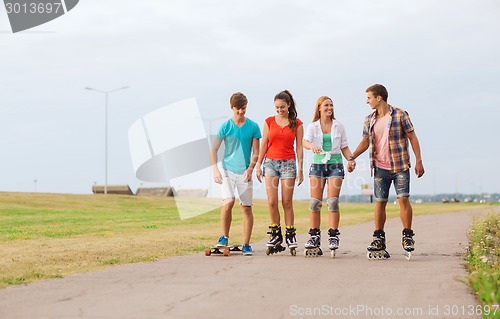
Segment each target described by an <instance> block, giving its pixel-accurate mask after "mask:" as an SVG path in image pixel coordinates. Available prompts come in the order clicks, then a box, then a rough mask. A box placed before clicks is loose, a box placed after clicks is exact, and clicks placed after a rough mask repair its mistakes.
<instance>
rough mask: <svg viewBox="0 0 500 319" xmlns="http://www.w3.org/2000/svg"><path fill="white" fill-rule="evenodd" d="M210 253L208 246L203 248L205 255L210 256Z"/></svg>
mask: <svg viewBox="0 0 500 319" xmlns="http://www.w3.org/2000/svg"><path fill="white" fill-rule="evenodd" d="M211 254H212V251H211V250H210V248H207V249H205V256H210V255H211Z"/></svg>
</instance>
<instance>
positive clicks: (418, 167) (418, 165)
mask: <svg viewBox="0 0 500 319" xmlns="http://www.w3.org/2000/svg"><path fill="white" fill-rule="evenodd" d="M424 173H425V170H424V164H422V162H421V161H420V162H417V163H416V164H415V174H417V177H419V178H420V177H422V175H424Z"/></svg>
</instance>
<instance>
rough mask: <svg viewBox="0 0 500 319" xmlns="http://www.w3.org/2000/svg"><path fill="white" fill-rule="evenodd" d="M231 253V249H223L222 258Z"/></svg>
mask: <svg viewBox="0 0 500 319" xmlns="http://www.w3.org/2000/svg"><path fill="white" fill-rule="evenodd" d="M230 251H231V249H230V248H229V247H227V248H224V253H223V254H224V256H229V252H230Z"/></svg>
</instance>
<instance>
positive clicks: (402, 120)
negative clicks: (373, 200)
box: [363, 105, 414, 173]
mask: <svg viewBox="0 0 500 319" xmlns="http://www.w3.org/2000/svg"><path fill="white" fill-rule="evenodd" d="M376 115H377V111H374V112H373V113H371V114H370V115H368V116H367V117H366V118H365V124H364V127H363V137H368V138H369V140H370V166H371V168H372V169H373V168H374V167H375V147H374V146H375V139H374V137H373V125H374V124H375V120H376ZM389 116H390V121H389V153H390V158H391V166H392V171H393V172H394V173H398V172H402V171H405V170H407V169H408V168H410V154H409V153H408V137H407V136H406V133H409V132H411V131H413V130H414V128H413V124H412V123H411V121H410V115H408V113H407V112H406V111H404V110H402V109H399V108H397V107H392V106H391V105H389Z"/></svg>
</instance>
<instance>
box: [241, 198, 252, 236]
mask: <svg viewBox="0 0 500 319" xmlns="http://www.w3.org/2000/svg"><path fill="white" fill-rule="evenodd" d="M241 210H242V211H243V244H250V237H251V236H252V229H253V212H252V206H241Z"/></svg>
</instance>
